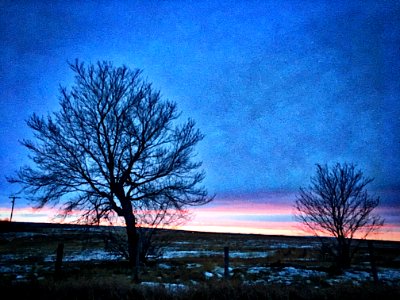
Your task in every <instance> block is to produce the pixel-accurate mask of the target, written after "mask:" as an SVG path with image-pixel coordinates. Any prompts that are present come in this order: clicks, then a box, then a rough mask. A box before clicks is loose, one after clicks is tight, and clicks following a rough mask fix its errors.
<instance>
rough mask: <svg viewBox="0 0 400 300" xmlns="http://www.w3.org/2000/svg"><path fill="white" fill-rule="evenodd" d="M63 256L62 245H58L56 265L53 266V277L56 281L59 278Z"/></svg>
mask: <svg viewBox="0 0 400 300" xmlns="http://www.w3.org/2000/svg"><path fill="white" fill-rule="evenodd" d="M63 256H64V243H59V244H58V247H57V255H56V265H55V277H56V278H57V279H59V278H60V276H61V267H62V261H63Z"/></svg>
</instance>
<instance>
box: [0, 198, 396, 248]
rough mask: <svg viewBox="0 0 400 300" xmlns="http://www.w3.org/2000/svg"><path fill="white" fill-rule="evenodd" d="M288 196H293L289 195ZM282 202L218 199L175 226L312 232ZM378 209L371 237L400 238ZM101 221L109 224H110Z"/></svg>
mask: <svg viewBox="0 0 400 300" xmlns="http://www.w3.org/2000/svg"><path fill="white" fill-rule="evenodd" d="M274 195H275V196H277V195H276V194H274ZM282 197H283V196H282ZM282 197H281V200H282ZM283 198H284V197H283ZM288 198H289V199H290V198H292V197H290V196H288ZM282 202H286V203H285V204H281V205H279V204H277V203H259V202H257V201H249V200H248V199H246V200H242V201H240V200H239V199H238V198H235V199H231V198H229V199H227V198H224V199H218V200H216V201H215V202H214V203H210V204H209V205H206V206H204V207H197V208H193V209H191V210H190V214H191V218H190V220H189V221H188V222H187V223H185V224H184V225H181V226H178V227H173V228H172V229H182V230H189V231H201V232H225V233H245V234H266V235H287V236H308V235H310V234H309V233H307V232H305V231H303V230H301V225H300V224H299V223H298V222H296V221H295V219H294V217H293V208H292V206H291V205H290V202H289V201H284V200H282ZM378 212H379V213H380V214H382V216H383V217H384V218H385V219H386V223H385V225H384V226H383V227H382V228H381V229H380V230H379V232H377V233H373V234H371V235H370V236H369V238H371V239H378V240H392V241H400V224H398V223H396V221H397V220H398V218H397V217H395V218H393V217H392V216H393V215H396V216H398V215H399V214H400V212H399V210H398V209H397V210H396V209H393V208H385V207H382V208H380V209H379V211H378ZM57 215H58V211H57V210H56V209H51V208H43V209H40V210H35V209H32V208H27V207H26V208H16V209H15V210H14V214H13V219H12V220H13V221H20V222H60V218H57V217H56V216H57ZM80 215H82V213H81V212H79V211H76V212H74V213H73V214H72V215H71V216H70V217H69V218H67V219H65V220H64V221H63V222H64V223H68V222H72V221H74V220H75V219H76V218H77V217H79V216H80ZM9 217H10V207H8V208H7V207H1V208H0V219H1V220H8V219H9ZM113 222H114V224H115V225H122V226H123V225H124V222H123V220H122V219H120V218H119V219H118V218H116V219H115V220H114V221H113ZM101 224H102V225H106V224H107V223H105V222H104V223H101ZM167 228H168V227H167ZM169 228H171V227H169Z"/></svg>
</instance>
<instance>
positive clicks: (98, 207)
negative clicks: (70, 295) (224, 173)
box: [9, 60, 212, 255]
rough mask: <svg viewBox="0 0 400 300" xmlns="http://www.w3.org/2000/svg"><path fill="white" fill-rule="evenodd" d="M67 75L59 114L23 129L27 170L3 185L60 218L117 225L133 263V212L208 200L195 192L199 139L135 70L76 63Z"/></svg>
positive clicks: (201, 191)
mask: <svg viewBox="0 0 400 300" xmlns="http://www.w3.org/2000/svg"><path fill="white" fill-rule="evenodd" d="M70 67H71V69H72V71H73V72H74V74H75V81H74V85H73V86H72V88H71V89H67V88H65V87H61V88H60V107H61V108H60V110H59V111H57V112H55V113H53V114H51V115H48V116H46V117H43V116H38V115H36V114H33V115H32V116H31V117H30V119H29V120H28V122H27V124H28V126H29V127H30V128H31V129H32V130H33V132H34V137H35V139H34V140H24V141H22V144H23V145H24V146H25V147H26V148H27V149H28V150H29V151H30V154H31V156H30V157H31V159H32V162H33V164H32V165H28V166H24V167H22V168H21V169H20V170H19V172H18V173H17V175H16V176H14V177H12V178H9V181H10V182H12V183H19V184H21V185H22V189H23V191H24V192H25V193H26V194H27V195H29V196H30V198H31V199H32V200H33V201H34V202H35V203H37V204H38V206H39V207H43V206H44V205H46V204H49V203H62V204H63V209H64V211H65V212H66V213H68V212H71V211H73V210H76V209H79V210H81V211H82V212H83V214H84V216H85V217H86V219H88V220H89V219H90V220H92V221H98V220H100V219H102V218H108V217H109V216H110V214H112V213H116V214H117V215H118V216H121V217H123V219H124V220H125V224H126V226H127V233H128V239H129V242H130V245H131V247H133V248H132V249H131V250H130V254H131V255H134V246H133V245H134V244H135V241H137V238H135V235H136V231H135V228H136V225H137V224H136V222H137V219H136V218H135V214H134V212H135V211H137V210H138V209H148V210H152V209H159V210H161V211H165V210H167V209H175V210H182V209H184V208H185V207H187V206H193V205H202V204H205V203H207V202H209V201H210V200H211V199H212V197H208V195H207V191H206V189H205V188H204V187H203V186H199V184H200V183H201V182H202V180H203V179H204V176H205V174H204V172H203V171H202V170H201V169H200V168H201V162H196V161H193V158H194V156H195V153H194V147H195V145H196V144H197V143H198V142H200V141H201V140H202V139H203V135H202V134H201V133H200V131H199V130H198V129H196V128H195V122H194V121H193V120H190V119H189V120H187V121H186V122H183V123H181V124H179V123H177V119H178V118H179V116H180V113H179V112H178V111H177V105H176V103H174V102H172V101H169V100H164V99H162V97H161V94H160V92H159V91H156V90H155V89H154V88H153V87H152V85H151V84H150V83H148V82H146V81H145V80H143V79H142V77H141V74H142V71H141V70H138V69H134V70H131V69H129V68H128V67H126V66H121V67H115V66H113V64H112V63H110V62H98V63H97V64H90V65H87V66H86V65H85V64H84V63H81V62H79V61H78V60H77V61H75V63H71V64H70Z"/></svg>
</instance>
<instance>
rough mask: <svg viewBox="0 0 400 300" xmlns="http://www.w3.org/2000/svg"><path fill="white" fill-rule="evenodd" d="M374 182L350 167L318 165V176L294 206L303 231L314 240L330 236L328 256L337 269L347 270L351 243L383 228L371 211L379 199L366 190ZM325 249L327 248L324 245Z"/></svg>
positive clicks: (352, 166)
mask: <svg viewBox="0 0 400 300" xmlns="http://www.w3.org/2000/svg"><path fill="white" fill-rule="evenodd" d="M372 180H373V179H370V178H365V177H364V176H363V173H362V172H361V171H360V170H357V169H356V166H354V165H353V164H347V163H345V164H343V165H341V164H339V163H338V164H336V165H334V166H333V167H332V168H329V167H328V166H327V165H325V166H322V165H319V164H317V174H316V176H315V177H312V178H311V185H310V186H309V187H308V188H307V189H305V188H300V193H299V195H298V197H297V199H296V202H295V209H296V217H297V219H298V220H299V221H301V222H302V224H303V225H305V228H304V229H305V230H307V231H311V232H312V233H313V234H315V235H317V236H331V237H334V240H332V239H325V240H324V241H325V242H326V241H329V240H330V241H333V242H334V244H333V245H331V247H330V249H331V251H332V252H331V254H332V255H334V257H335V258H336V261H337V265H338V267H340V268H342V267H348V266H349V265H350V262H351V258H352V254H353V252H352V250H351V244H352V241H353V239H354V238H355V237H356V234H358V235H357V237H358V238H366V237H367V235H368V234H369V233H371V232H372V231H375V230H377V229H378V228H379V227H380V226H382V225H383V220H382V219H381V218H380V217H379V216H378V215H376V214H374V213H373V210H374V209H375V208H376V207H377V206H378V205H379V197H373V196H371V195H370V194H369V193H368V191H367V190H366V186H367V185H368V184H369V183H370V182H371V181H372ZM325 246H326V245H325Z"/></svg>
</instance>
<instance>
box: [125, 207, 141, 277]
mask: <svg viewBox="0 0 400 300" xmlns="http://www.w3.org/2000/svg"><path fill="white" fill-rule="evenodd" d="M125 224H126V234H127V236H128V254H129V266H130V267H131V268H132V270H133V277H134V280H135V281H136V282H138V281H139V262H138V260H137V257H138V255H139V235H138V233H137V230H136V224H135V216H134V215H133V213H132V210H130V211H126V213H125Z"/></svg>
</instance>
